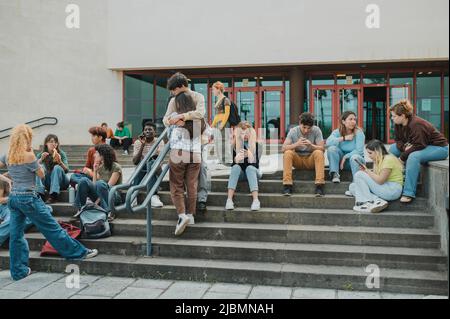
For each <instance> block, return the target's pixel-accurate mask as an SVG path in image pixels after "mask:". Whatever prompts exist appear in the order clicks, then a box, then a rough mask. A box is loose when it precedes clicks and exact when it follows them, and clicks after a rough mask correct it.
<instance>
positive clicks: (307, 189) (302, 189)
mask: <svg viewBox="0 0 450 319" xmlns="http://www.w3.org/2000/svg"><path fill="white" fill-rule="evenodd" d="M350 183H351V182H349V181H345V182H344V181H342V182H340V183H332V182H329V181H327V182H326V183H325V190H326V191H327V194H340V195H342V194H344V193H345V191H347V190H348V188H349V185H350ZM258 187H259V192H261V193H277V194H281V193H282V192H283V182H282V180H270V179H262V180H260V181H259V183H258ZM315 187H316V186H315V184H314V181H304V180H302V181H296V182H295V184H294V187H293V192H294V193H295V194H313V193H314V190H315ZM161 188H162V190H165V191H168V190H170V184H169V181H163V182H162V183H161ZM227 189H228V179H227V178H212V179H211V191H212V192H223V191H226V190H227ZM236 191H237V192H238V193H244V194H245V193H250V189H249V186H248V182H247V181H242V182H239V183H238V186H237V189H236ZM416 195H417V196H422V195H423V187H422V184H419V185H418V187H417V193H416Z"/></svg>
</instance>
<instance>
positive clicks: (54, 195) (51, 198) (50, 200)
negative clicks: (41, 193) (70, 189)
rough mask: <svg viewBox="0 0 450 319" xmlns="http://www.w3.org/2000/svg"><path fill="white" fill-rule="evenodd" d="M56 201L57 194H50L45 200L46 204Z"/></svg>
mask: <svg viewBox="0 0 450 319" xmlns="http://www.w3.org/2000/svg"><path fill="white" fill-rule="evenodd" d="M57 201H58V195H57V194H50V196H49V197H48V199H47V200H46V201H45V204H46V205H51V204H55V203H56V202H57Z"/></svg>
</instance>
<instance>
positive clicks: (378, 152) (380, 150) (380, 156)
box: [366, 140, 389, 174]
mask: <svg viewBox="0 0 450 319" xmlns="http://www.w3.org/2000/svg"><path fill="white" fill-rule="evenodd" d="M366 149H368V150H370V151H372V152H375V160H374V163H373V170H374V172H375V173H377V174H379V173H380V167H381V163H382V162H383V160H384V158H385V156H387V155H389V153H388V151H387V149H386V147H385V146H384V144H383V142H381V141H379V140H371V141H370V142H369V143H367V145H366Z"/></svg>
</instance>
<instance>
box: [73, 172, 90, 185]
mask: <svg viewBox="0 0 450 319" xmlns="http://www.w3.org/2000/svg"><path fill="white" fill-rule="evenodd" d="M83 178H87V179H88V180H91V181H92V177H90V176H88V175H86V174H83V173H74V174H72V176H70V183H71V184H80V181H81V180H82V179H83Z"/></svg>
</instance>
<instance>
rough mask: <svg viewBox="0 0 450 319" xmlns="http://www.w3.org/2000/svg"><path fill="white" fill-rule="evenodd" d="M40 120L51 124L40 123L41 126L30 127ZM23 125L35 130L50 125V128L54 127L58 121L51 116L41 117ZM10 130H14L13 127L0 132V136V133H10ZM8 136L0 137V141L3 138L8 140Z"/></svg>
mask: <svg viewBox="0 0 450 319" xmlns="http://www.w3.org/2000/svg"><path fill="white" fill-rule="evenodd" d="M42 120H51V123H42V124H39V125H34V126H33V125H31V124H33V123H36V122H40V121H42ZM25 124H27V125H30V126H31V128H32V129H35V128H39V127H42V126H46V125H52V126H54V125H56V124H58V119H57V118H56V117H53V116H45V117H41V118H38V119H36V120H33V121H29V122H26V123H25ZM12 129H14V127H9V128H6V129H3V130H0V135H1V134H2V133H4V132H7V131H12ZM10 135H11V134H7V135H5V136H0V140H2V139H5V138H8V137H9V136H10Z"/></svg>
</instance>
